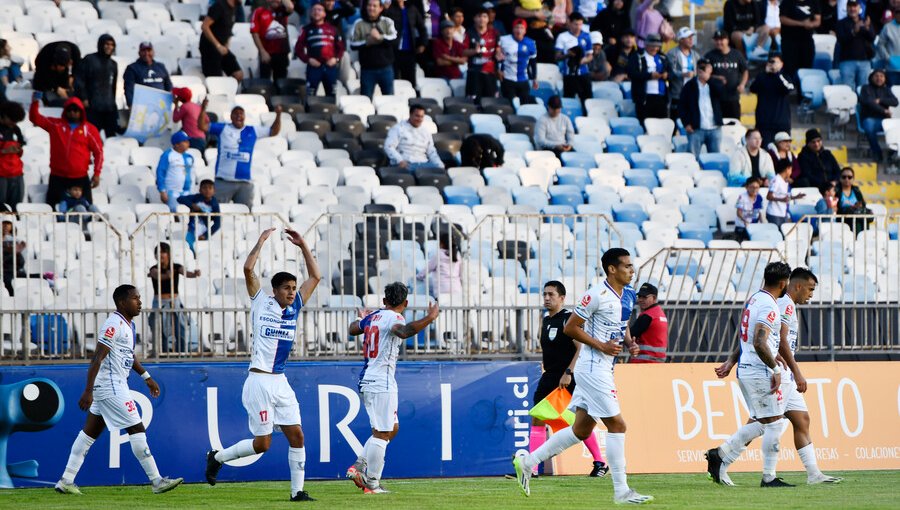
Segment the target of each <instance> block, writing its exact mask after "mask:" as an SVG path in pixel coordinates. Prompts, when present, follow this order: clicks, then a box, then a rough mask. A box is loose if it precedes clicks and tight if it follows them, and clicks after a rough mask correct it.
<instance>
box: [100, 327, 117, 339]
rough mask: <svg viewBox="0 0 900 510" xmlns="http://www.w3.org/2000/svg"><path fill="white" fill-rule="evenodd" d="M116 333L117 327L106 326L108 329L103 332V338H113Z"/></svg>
mask: <svg viewBox="0 0 900 510" xmlns="http://www.w3.org/2000/svg"><path fill="white" fill-rule="evenodd" d="M115 334H116V328H114V327H112V326H110V327H108V328H106V331H105V332H104V333H103V338H107V339H110V340H112V337H113V335H115Z"/></svg>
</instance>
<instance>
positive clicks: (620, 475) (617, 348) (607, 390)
mask: <svg viewBox="0 0 900 510" xmlns="http://www.w3.org/2000/svg"><path fill="white" fill-rule="evenodd" d="M600 262H601V264H603V269H604V271H605V272H606V281H605V282H603V284H601V285H598V286H596V287H593V288H591V289H588V291H587V292H586V293H585V294H584V296H583V297H582V298H581V301H580V302H579V304H578V306H577V307H576V308H575V313H573V314H572V315H571V316H569V319H568V321H566V325H565V328H564V329H563V332H564V333H565V334H567V335H569V336H570V337H572V339H573V340H576V341H578V342H581V343H583V344H584V345H583V346H582V347H581V351H580V352H579V354H578V361H577V362H576V363H575V382H576V383H577V385H576V386H575V392H574V393H573V395H572V403H571V404H570V407H571V408H574V409H575V423H573V424H572V426H571V427H568V428H566V429H563V430H561V431H559V432H557V433H556V434H553V436H551V437H550V439H549V440H547V442H546V443H544V444H543V446H541V447H540V448H538V449H537V450H535V451H534V452H531V453H530V454H524V453H523V454H519V455H517V456H516V457H515V458H514V459H513V466H514V467H515V469H516V478H517V479H518V482H519V484H520V485H521V486H522V490H523V491H524V492H525V495H526V496H528V495H529V494H530V493H531V490H530V488H529V482H530V479H531V470H532V469H533V468H534V466H536V465H538V464H539V463H541V462H544V461H546V460H547V459H549V458H551V457H553V456H555V455H559V454H560V453H562V452H563V451H565V450H566V449H567V448H569V447H570V446H573V445H575V444H576V443H578V442H579V441H584V440H585V439H587V437H588V436H589V435H591V434H592V433H593V430H594V427H595V426H596V425H597V421H602V422H603V424H604V425H605V426H606V429H607V431H608V432H607V434H606V455H607V463H608V464H609V469H610V472H611V473H612V480H613V501H614V502H615V503H618V504H633V505H640V504H643V503H649V502H650V501H653V496H645V495H642V494H638V493H637V492H636V491H635V490H634V489H631V488H630V487H628V481H627V479H626V475H625V420H624V419H623V418H622V413H621V412H620V410H619V400H618V397H617V395H616V384H615V381H614V380H613V360H614V359H615V357H616V356H617V355H618V354H619V353H620V352H622V345H621V342H622V341H623V336H622V329H621V321H622V289H624V287H625V285H627V284H628V282H630V281H631V278H632V277H633V276H634V265H632V263H631V255H630V254H629V253H628V250H624V249H622V248H610V249H609V250H607V251H606V253H604V254H603V257H602V258H601V259H600ZM583 328H584V329H583ZM624 340H625V342H626V343H628V342H629V340H628V339H624ZM627 347H628V349H629V351H631V353H632V354H637V352H638V346H637V345H636V344H634V343H630V344H628V345H627Z"/></svg>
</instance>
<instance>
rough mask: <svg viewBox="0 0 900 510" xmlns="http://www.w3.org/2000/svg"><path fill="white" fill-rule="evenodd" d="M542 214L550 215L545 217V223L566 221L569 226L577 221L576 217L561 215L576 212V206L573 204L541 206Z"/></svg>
mask: <svg viewBox="0 0 900 510" xmlns="http://www.w3.org/2000/svg"><path fill="white" fill-rule="evenodd" d="M541 214H546V215H550V217H547V218H544V222H545V223H565V224H566V225H567V226H568V227H569V228H572V226H573V225H574V223H575V219H574V218H571V217H569V218H565V219H564V218H563V217H562V216H561V215H566V214H569V215H570V214H575V207H574V206H571V205H545V206H544V207H543V208H541Z"/></svg>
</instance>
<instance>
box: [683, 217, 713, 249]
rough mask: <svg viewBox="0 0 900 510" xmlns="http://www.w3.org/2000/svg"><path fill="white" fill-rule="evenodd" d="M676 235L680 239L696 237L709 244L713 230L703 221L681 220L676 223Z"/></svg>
mask: <svg viewBox="0 0 900 510" xmlns="http://www.w3.org/2000/svg"><path fill="white" fill-rule="evenodd" d="M678 237H680V238H681V239H697V240H700V241H703V244H705V245H709V242H710V241H712V240H713V230H712V229H711V228H709V227H708V226H707V225H706V224H705V223H692V222H683V223H680V224H679V225H678Z"/></svg>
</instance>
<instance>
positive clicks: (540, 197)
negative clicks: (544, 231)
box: [513, 186, 547, 211]
mask: <svg viewBox="0 0 900 510" xmlns="http://www.w3.org/2000/svg"><path fill="white" fill-rule="evenodd" d="M513 201H514V202H515V203H516V204H524V205H530V206H532V207H534V208H535V209H537V210H538V211H540V210H541V209H542V208H543V207H544V206H545V205H547V195H545V194H544V192H543V191H542V190H541V189H540V188H536V187H533V186H531V187H527V188H524V187H523V188H518V189H514V190H513Z"/></svg>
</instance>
